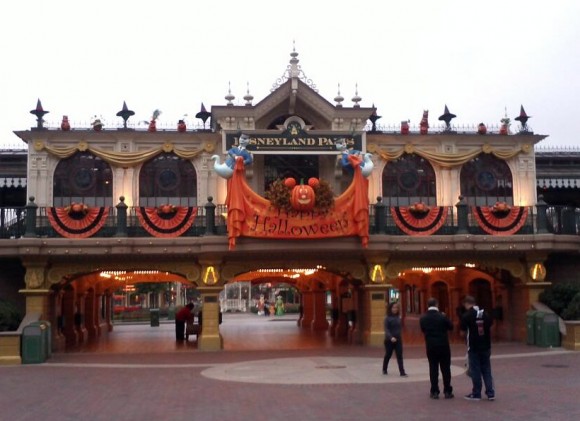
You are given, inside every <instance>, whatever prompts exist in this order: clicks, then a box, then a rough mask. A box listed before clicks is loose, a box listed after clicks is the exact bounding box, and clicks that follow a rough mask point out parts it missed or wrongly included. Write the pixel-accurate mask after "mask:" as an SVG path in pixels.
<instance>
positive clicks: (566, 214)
mask: <svg viewBox="0 0 580 421" xmlns="http://www.w3.org/2000/svg"><path fill="white" fill-rule="evenodd" d="M48 209H49V208H47V207H38V206H37V205H36V204H35V203H34V202H33V201H31V202H29V203H28V205H27V206H24V207H3V208H0V239H16V238H21V237H28V238H40V237H42V238H58V237H62V235H61V234H59V233H58V232H57V231H56V230H55V229H54V228H53V226H52V225H51V223H50V221H49V218H48V214H47V212H48ZM526 209H527V213H526V215H525V217H524V218H525V220H522V223H521V224H520V227H519V229H518V230H517V231H516V232H514V234H524V235H526V234H528V235H529V234H549V233H551V234H558V235H580V208H574V207H571V206H548V205H546V204H545V203H544V202H543V201H540V203H538V204H536V206H530V207H527V208H526ZM226 219H227V207H226V206H225V205H215V204H213V203H212V202H211V201H210V202H208V203H207V204H205V205H203V206H198V207H197V215H196V217H195V220H194V222H193V224H192V225H191V227H190V228H189V229H188V230H187V231H185V232H184V233H183V234H181V236H183V237H199V236H205V235H224V236H225V235H227V224H226ZM369 232H370V234H371V235H396V236H404V235H409V233H408V232H405V231H403V230H402V229H401V228H400V224H398V223H397V221H396V220H395V218H394V216H393V212H392V211H391V208H390V207H388V206H386V205H384V204H383V203H381V202H380V201H379V202H377V203H375V204H373V205H371V206H370V207H369ZM432 234H433V235H456V234H473V235H490V234H489V233H488V232H486V231H484V230H483V229H482V228H481V224H480V223H479V222H478V221H477V219H476V217H475V216H474V213H473V212H472V209H471V208H470V207H469V206H468V205H467V204H465V203H463V202H460V203H458V204H457V205H455V206H449V207H447V214H446V216H445V218H444V221H442V223H441V224H440V227H439V228H438V229H437V230H436V231H435V232H433V233H432ZM93 236H94V237H134V238H139V237H151V236H152V235H151V234H149V233H148V232H147V231H146V230H145V229H144V227H143V226H141V223H140V221H139V218H138V217H137V208H136V207H127V206H126V205H125V204H124V203H122V202H120V204H119V205H117V206H113V207H111V208H110V209H109V213H108V216H107V218H106V221H105V223H104V224H103V226H102V228H101V229H100V230H99V231H98V232H96V233H95V234H94V235H93Z"/></svg>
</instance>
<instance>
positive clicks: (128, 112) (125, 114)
mask: <svg viewBox="0 0 580 421" xmlns="http://www.w3.org/2000/svg"><path fill="white" fill-rule="evenodd" d="M132 115H135V111H131V110H130V109H129V108H128V107H127V103H126V102H125V101H123V109H122V110H121V111H119V112H118V113H117V117H121V118H122V119H123V128H124V129H127V120H129V117H131V116H132Z"/></svg>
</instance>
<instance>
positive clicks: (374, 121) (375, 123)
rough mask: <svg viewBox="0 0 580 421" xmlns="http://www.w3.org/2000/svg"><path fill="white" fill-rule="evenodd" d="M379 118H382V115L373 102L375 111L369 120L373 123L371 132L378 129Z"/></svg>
mask: <svg viewBox="0 0 580 421" xmlns="http://www.w3.org/2000/svg"><path fill="white" fill-rule="evenodd" d="M379 118H381V116H380V115H378V114H377V109H376V108H375V104H373V113H372V114H371V116H370V117H369V120H370V121H371V123H372V127H371V132H373V133H374V132H376V131H377V120H378V119H379Z"/></svg>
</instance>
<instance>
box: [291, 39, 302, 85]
mask: <svg viewBox="0 0 580 421" xmlns="http://www.w3.org/2000/svg"><path fill="white" fill-rule="evenodd" d="M290 57H292V58H291V59H290V66H289V67H288V78H289V79H291V78H295V77H299V76H300V66H298V63H299V62H300V60H298V53H297V52H296V41H292V52H291V53H290Z"/></svg>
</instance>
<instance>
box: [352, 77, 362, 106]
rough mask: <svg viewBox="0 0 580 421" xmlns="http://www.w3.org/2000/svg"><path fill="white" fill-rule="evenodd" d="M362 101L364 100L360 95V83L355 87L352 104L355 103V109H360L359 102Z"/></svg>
mask: <svg viewBox="0 0 580 421" xmlns="http://www.w3.org/2000/svg"><path fill="white" fill-rule="evenodd" d="M361 101H362V98H361V97H360V96H359V95H358V83H356V84H355V85H354V96H353V97H352V102H354V105H353V107H354V108H360V104H359V102H361Z"/></svg>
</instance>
